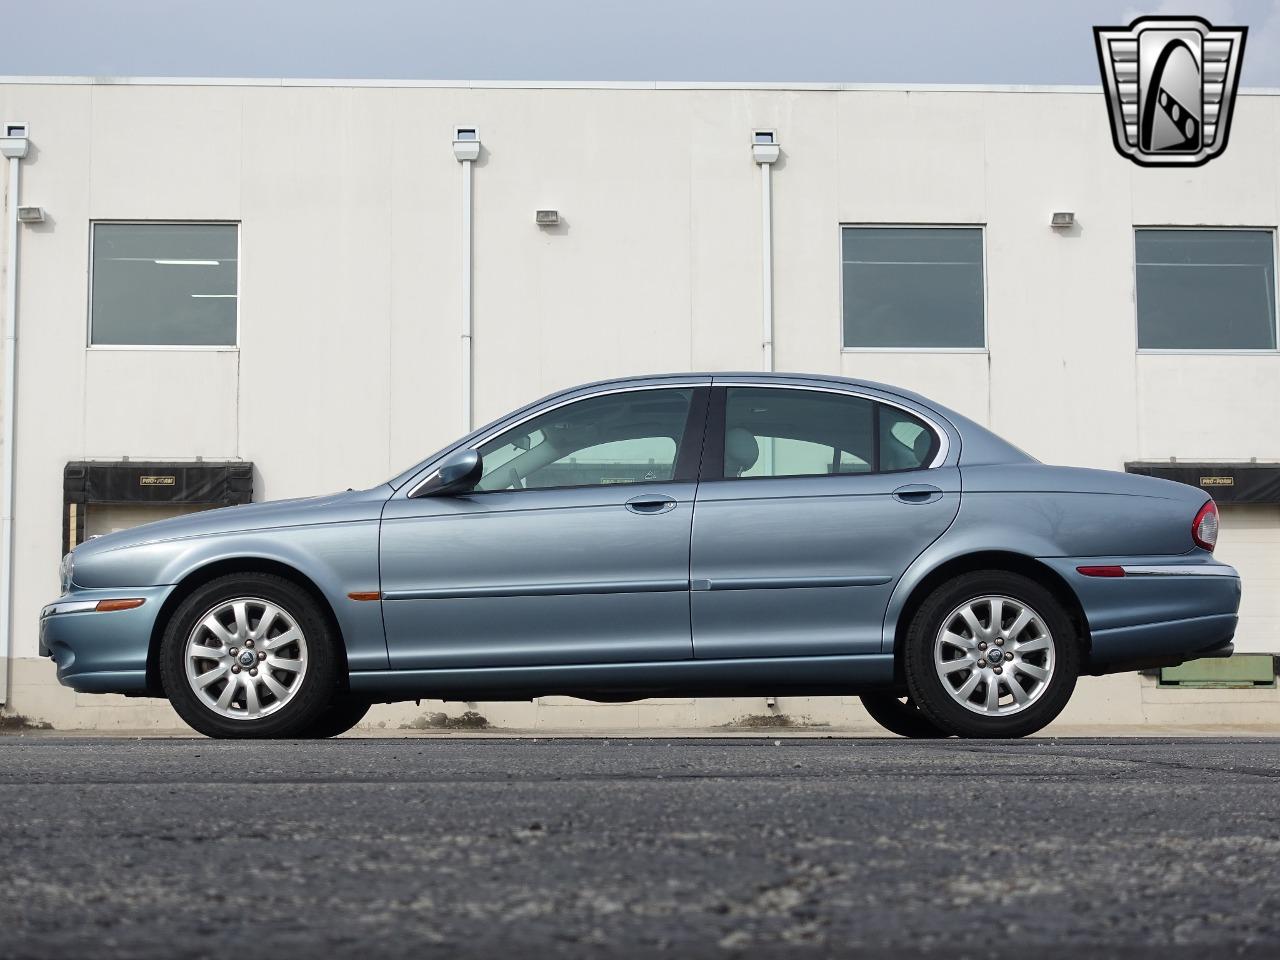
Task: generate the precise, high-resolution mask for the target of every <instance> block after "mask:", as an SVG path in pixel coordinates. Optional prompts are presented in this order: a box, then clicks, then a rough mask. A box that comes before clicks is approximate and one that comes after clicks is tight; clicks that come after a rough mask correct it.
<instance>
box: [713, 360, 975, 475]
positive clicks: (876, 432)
mask: <svg viewBox="0 0 1280 960" xmlns="http://www.w3.org/2000/svg"><path fill="white" fill-rule="evenodd" d="M742 388H746V389H757V388H758V389H765V390H793V391H801V392H807V393H834V394H837V395H839V396H842V397H850V398H853V399H857V400H867V401H869V402H870V403H872V404H873V405H874V404H880V405H883V406H886V407H892V408H893V409H895V410H901V411H902V412H903V413H906V414H909V415H910V416H912V417H915V418H916V419H917V420H919V421H920V422H921V423H923V424H924V425H925V428H926V429H927V430H930V431H932V433H933V436H934V440H935V441H936V442H937V447H936V449H935V451H934V454H933V457H932V459H931V460H930V461H929V462H928V463H927V464H925V465H924V466H920V467H909V468H907V469H905V470H875V469H872V470H870V471H867V472H865V473H793V474H778V475H776V476H768V477H726V476H725V475H724V439H725V426H726V424H725V410H726V401H727V398H728V391H729V390H731V389H742ZM871 424H872V443H873V444H874V445H875V451H876V452H875V456H876V463H878V462H879V457H880V453H879V450H880V411H879V408H878V407H875V406H873V408H872V411H871ZM705 437H706V439H705V442H704V443H703V447H702V466H701V469H700V470H699V473H698V482H699V483H707V482H717V481H722V482H724V483H741V482H743V481H748V482H760V481H770V480H837V479H844V480H850V479H854V478H863V479H865V478H868V477H887V476H901V475H903V474H908V473H924V472H925V471H928V470H937V469H939V468H940V467H942V466H943V465H944V464H945V463H946V461H947V456H948V455H949V454H950V452H951V435H950V434H948V433H947V431H946V430H945V429H944V428H943V427H942V426H941V424H939V423H938V421H937V420H936V419H935V418H934V417H933V416H932V415H931V414H928V413H925V412H924V411H921V410H916V409H914V408H912V407H909V406H907V404H905V403H899V402H897V401H895V400H890V399H887V398H886V397H881V396H877V395H875V394H873V393H864V392H862V391H859V390H855V389H849V390H842V389H839V388H837V387H828V386H820V385H817V384H814V385H807V384H806V385H803V386H801V385H798V384H794V383H760V382H756V383H752V382H750V381H747V380H741V381H739V380H723V381H722V380H717V381H716V382H715V383H714V384H712V387H711V396H710V402H709V403H708V406H707V426H706V431H705Z"/></svg>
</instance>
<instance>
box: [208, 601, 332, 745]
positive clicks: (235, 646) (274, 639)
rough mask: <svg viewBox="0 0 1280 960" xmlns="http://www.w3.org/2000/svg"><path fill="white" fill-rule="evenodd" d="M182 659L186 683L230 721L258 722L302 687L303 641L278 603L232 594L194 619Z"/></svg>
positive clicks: (304, 674)
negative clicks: (197, 618)
mask: <svg viewBox="0 0 1280 960" xmlns="http://www.w3.org/2000/svg"><path fill="white" fill-rule="evenodd" d="M184 660H185V663H186V674H187V682H188V683H189V684H190V685H191V689H192V691H193V692H194V693H195V694H196V696H197V698H199V700H200V702H201V703H203V704H204V706H205V707H206V708H207V709H209V710H210V711H212V712H213V713H215V714H217V715H218V716H220V717H226V718H228V719H231V720H257V719H260V718H262V717H266V716H270V715H271V714H273V713H275V712H277V711H278V710H280V709H281V708H283V707H284V706H285V704H287V703H288V702H289V701H290V700H291V699H293V697H294V695H295V694H297V692H298V691H299V690H300V689H302V683H303V680H304V678H305V677H306V673H307V640H306V637H305V636H304V635H303V633H302V630H301V628H300V627H299V626H298V623H297V621H296V620H295V619H294V617H293V616H292V615H291V614H290V613H289V612H288V611H287V610H285V609H284V608H283V607H281V606H280V605H279V604H276V603H272V602H271V601H269V600H263V599H261V598H259V597H237V598H235V599H231V600H225V601H222V602H221V603H219V604H218V605H217V606H216V607H214V608H213V609H211V610H209V611H208V612H207V613H206V614H205V615H204V616H203V617H201V618H200V619H199V621H197V623H196V625H195V627H194V629H192V631H191V633H190V635H189V636H188V638H187V644H186V649H185V657H184Z"/></svg>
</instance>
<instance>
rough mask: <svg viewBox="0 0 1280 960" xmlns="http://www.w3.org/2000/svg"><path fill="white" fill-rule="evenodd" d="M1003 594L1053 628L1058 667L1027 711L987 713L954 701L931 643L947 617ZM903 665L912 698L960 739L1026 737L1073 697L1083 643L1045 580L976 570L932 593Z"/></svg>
mask: <svg viewBox="0 0 1280 960" xmlns="http://www.w3.org/2000/svg"><path fill="white" fill-rule="evenodd" d="M983 596H1005V597H1009V598H1011V599H1013V600H1017V601H1019V602H1020V603H1025V604H1026V605H1028V606H1030V607H1031V608H1032V609H1033V610H1034V611H1035V612H1036V613H1038V614H1039V615H1040V617H1041V619H1043V620H1044V622H1045V625H1046V626H1047V627H1048V628H1049V632H1050V633H1051V634H1052V636H1053V643H1054V669H1053V676H1052V677H1051V678H1050V680H1049V686H1048V689H1046V690H1045V691H1044V693H1043V694H1041V695H1040V697H1039V698H1038V699H1037V700H1036V702H1035V703H1033V704H1031V705H1030V706H1029V707H1027V708H1026V709H1025V710H1022V711H1019V712H1018V713H1015V714H1012V715H1010V716H1006V717H987V716H983V715H981V714H977V713H974V712H973V711H971V710H968V709H966V708H965V707H964V706H962V705H961V704H959V703H958V702H956V700H955V699H954V698H953V697H952V696H951V694H950V693H948V692H947V690H946V688H945V686H944V684H943V681H942V679H941V678H940V677H939V676H938V673H937V670H936V668H935V666H934V662H933V646H934V641H935V640H936V639H937V635H938V631H939V629H941V627H942V621H943V618H944V617H946V616H948V615H949V614H950V613H951V611H953V610H955V609H956V608H957V607H958V606H960V605H961V604H963V603H966V602H968V601H970V600H975V599H977V598H979V597H983ZM903 654H904V655H903V665H904V668H905V672H906V676H907V686H908V688H909V690H910V691H911V698H912V699H913V700H914V701H915V702H916V704H917V705H918V706H919V708H920V710H921V711H922V712H923V713H924V714H925V715H926V716H927V717H928V718H929V719H930V720H932V721H933V722H934V723H936V724H937V725H938V726H939V727H941V728H942V729H944V730H947V731H950V732H952V733H955V734H956V735H957V736H961V737H980V738H986V737H991V738H1001V737H1025V736H1027V735H1029V734H1032V733H1035V732H1036V731H1038V730H1041V729H1043V728H1044V727H1045V726H1047V725H1048V724H1049V723H1050V722H1051V721H1052V720H1053V719H1054V718H1055V717H1057V715H1058V714H1059V713H1061V712H1062V710H1063V708H1064V707H1066V705H1067V702H1068V701H1069V700H1070V699H1071V694H1072V693H1073V692H1074V690H1075V684H1076V678H1077V677H1078V676H1079V672H1080V641H1079V637H1078V636H1077V632H1076V629H1075V628H1074V627H1073V626H1072V624H1071V619H1070V617H1068V616H1067V613H1066V611H1065V610H1064V609H1063V607H1062V604H1061V603H1059V602H1058V600H1057V598H1056V597H1054V595H1053V594H1052V593H1051V592H1050V591H1049V590H1048V589H1046V588H1045V587H1044V586H1042V585H1041V584H1039V583H1037V582H1036V581H1034V580H1032V579H1030V578H1029V577H1024V576H1022V575H1020V574H1016V573H1007V572H1004V571H994V570H992V571H978V572H975V573H968V574H964V575H962V576H959V577H957V578H955V579H954V580H951V581H949V582H947V583H945V584H943V585H941V586H940V587H938V588H937V589H936V590H934V592H933V593H931V594H930V595H929V596H928V597H927V598H926V600H925V602H924V603H923V604H921V606H920V608H919V610H917V611H916V614H915V616H914V617H912V620H911V624H910V626H909V627H908V630H907V637H906V646H905V649H904V651H903Z"/></svg>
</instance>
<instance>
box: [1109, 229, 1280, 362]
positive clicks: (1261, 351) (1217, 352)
mask: <svg viewBox="0 0 1280 960" xmlns="http://www.w3.org/2000/svg"><path fill="white" fill-rule="evenodd" d="M1140 230H1182V231H1196V232H1199V233H1211V232H1216V233H1232V232H1239V231H1251V232H1254V233H1269V234H1270V235H1271V278H1272V284H1273V287H1274V289H1273V290H1272V292H1271V314H1272V316H1271V322H1272V324H1274V325H1275V326H1274V333H1275V335H1276V345H1275V346H1274V347H1224V348H1212V347H1144V346H1142V345H1141V343H1140V342H1139V338H1138V231H1140ZM1276 241H1277V229H1276V227H1275V226H1250V225H1248V224H1231V225H1223V224H1214V225H1203V224H1188V223H1135V224H1134V225H1133V229H1132V231H1131V236H1130V246H1129V250H1130V253H1131V255H1132V259H1131V263H1130V269H1131V273H1130V276H1131V277H1132V280H1133V346H1134V350H1135V351H1136V352H1137V354H1138V355H1139V356H1153V357H1159V356H1205V357H1274V356H1280V269H1277V267H1278V266H1280V251H1277V250H1276Z"/></svg>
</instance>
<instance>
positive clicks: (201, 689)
mask: <svg viewBox="0 0 1280 960" xmlns="http://www.w3.org/2000/svg"><path fill="white" fill-rule="evenodd" d="M160 668H161V672H162V675H163V681H164V688H165V693H166V695H167V696H168V697H169V702H170V703H171V704H173V708H174V709H175V710H176V711H177V712H178V715H179V716H180V717H182V719H183V720H185V721H186V722H187V723H188V724H190V725H191V727H193V728H194V729H195V730H197V731H198V732H200V733H203V734H205V735H206V736H210V737H225V738H258V737H297V736H305V735H306V733H307V731H308V730H309V729H311V728H313V727H314V726H315V725H316V724H317V722H318V721H319V720H321V718H322V717H323V716H324V714H325V712H326V711H327V710H328V708H329V706H330V704H331V703H332V702H333V698H334V695H335V692H336V681H337V655H336V638H335V637H334V636H333V631H332V630H331V628H330V627H329V625H328V623H327V621H326V619H325V617H324V616H323V615H321V613H320V612H319V611H318V610H317V608H316V604H315V601H314V600H312V598H311V597H310V595H309V594H308V593H307V592H306V591H305V590H303V589H302V588H301V587H299V586H297V585H296V584H294V583H292V582H291V581H289V580H285V579H284V578H282V577H276V576H272V575H270V574H262V573H247V574H233V575H231V576H226V577H220V578H219V579H217V580H213V581H211V582H210V583H207V584H205V585H203V586H201V587H199V588H197V589H196V590H195V591H194V592H193V593H192V594H191V595H190V596H189V597H187V598H186V600H184V601H183V602H182V604H181V605H179V607H178V609H177V610H175V611H174V614H173V616H172V617H171V618H170V620H169V623H168V625H167V627H166V629H165V633H164V638H163V640H162V641H161V647H160Z"/></svg>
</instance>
